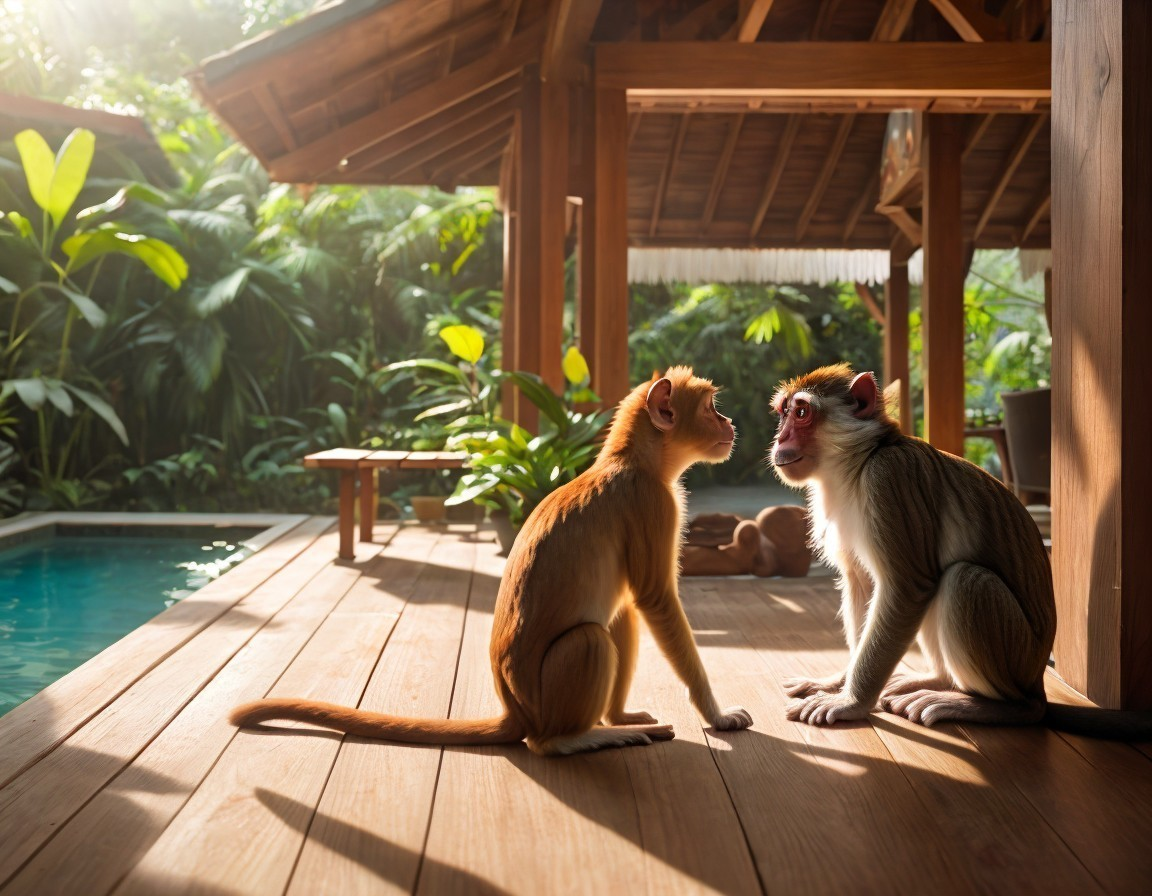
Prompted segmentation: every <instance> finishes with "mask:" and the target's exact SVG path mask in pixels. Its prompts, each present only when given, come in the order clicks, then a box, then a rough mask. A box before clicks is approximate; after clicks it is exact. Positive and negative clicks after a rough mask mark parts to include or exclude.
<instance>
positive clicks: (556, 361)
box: [513, 66, 568, 432]
mask: <svg viewBox="0 0 1152 896" xmlns="http://www.w3.org/2000/svg"><path fill="white" fill-rule="evenodd" d="M522 95H523V108H522V110H521V114H520V127H519V134H518V137H519V159H518V161H519V165H518V174H519V177H518V185H517V207H518V209H519V216H518V223H517V227H516V230H517V240H516V249H515V254H516V266H517V270H518V276H517V278H516V281H517V282H516V291H517V302H516V323H515V338H516V364H517V369H520V370H527V371H530V372H532V373H538V374H540V376H541V377H543V378H544V381H545V382H546V383H548V385H549V386H551V387H552V388H553V389H555V390H556V391H558V392H559V391H561V390H562V389H563V388H564V374H563V372H562V371H561V367H560V362H561V359H562V356H563V340H564V239H565V204H566V202H567V189H568V86H567V85H566V84H563V83H558V82H555V81H547V82H543V81H541V80H540V74H539V70H538V69H537V67H536V66H529V67H528V68H527V69H526V70H525V74H524V88H523V92H522ZM515 414H516V416H514V417H513V419H515V420H516V421H517V422H518V423H520V424H521V425H522V426H524V427H525V428H527V429H529V430H531V431H533V432H535V431H537V429H538V424H539V418H538V413H537V410H536V407H535V406H534V405H532V404H530V403H527V402H518V403H517V406H516V408H515Z"/></svg>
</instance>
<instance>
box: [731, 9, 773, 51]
mask: <svg viewBox="0 0 1152 896" xmlns="http://www.w3.org/2000/svg"><path fill="white" fill-rule="evenodd" d="M774 2H775V0H740V18H739V21H737V23H736V40H737V41H739V42H740V43H749V42H750V41H754V40H756V38H757V37H758V36H759V34H760V29H761V28H763V27H764V20H765V19H766V18H768V13H770V12H771V11H772V4H773V3H774Z"/></svg>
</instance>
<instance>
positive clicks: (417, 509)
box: [412, 495, 445, 523]
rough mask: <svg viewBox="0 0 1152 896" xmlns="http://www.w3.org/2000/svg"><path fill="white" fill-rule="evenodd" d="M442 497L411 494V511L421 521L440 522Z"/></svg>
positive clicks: (442, 519)
mask: <svg viewBox="0 0 1152 896" xmlns="http://www.w3.org/2000/svg"><path fill="white" fill-rule="evenodd" d="M444 511H445V507H444V499H443V498H441V497H433V496H431V495H413V496H412V513H414V514H415V515H416V519H417V520H419V521H420V522H422V523H440V522H443V521H444V516H445V514H444Z"/></svg>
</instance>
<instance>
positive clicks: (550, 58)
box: [540, 0, 604, 81]
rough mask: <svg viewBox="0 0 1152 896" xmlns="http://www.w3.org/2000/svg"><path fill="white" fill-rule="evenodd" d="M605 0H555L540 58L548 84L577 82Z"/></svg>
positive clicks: (541, 70) (541, 73) (549, 14)
mask: <svg viewBox="0 0 1152 896" xmlns="http://www.w3.org/2000/svg"><path fill="white" fill-rule="evenodd" d="M603 2H604V0H553V2H552V5H551V6H550V7H549V9H548V31H547V33H546V34H545V36H544V52H543V54H542V56H541V59H540V76H541V77H542V78H543V79H544V80H545V81H550V80H561V81H578V80H580V64H581V62H582V61H583V54H584V53H585V52H586V51H587V49H588V41H589V40H590V39H591V37H592V29H593V28H595V27H596V19H597V18H599V16H600V7H601V5H602V4H603Z"/></svg>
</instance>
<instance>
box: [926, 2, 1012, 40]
mask: <svg viewBox="0 0 1152 896" xmlns="http://www.w3.org/2000/svg"><path fill="white" fill-rule="evenodd" d="M928 2H929V3H931V4H932V5H933V6H935V7H936V10H937V12H939V13H940V15H942V16H943V17H944V19H945V20H946V21H947V22H948V24H949V25H951V26H952V28H953V30H954V31H955V32H956V33H957V34H959V35H960V37H962V38H963V39H964V40H966V41H973V42H979V41H987V40H1006V39H1007V38H1008V28H1007V27H1006V26H1005V24H1004V23H1003V22H1002V21H1000V19H997V18H996V17H995V16H990V15H988V13H986V12H984V8H983V4H982V3H981V2H979V0H928Z"/></svg>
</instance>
